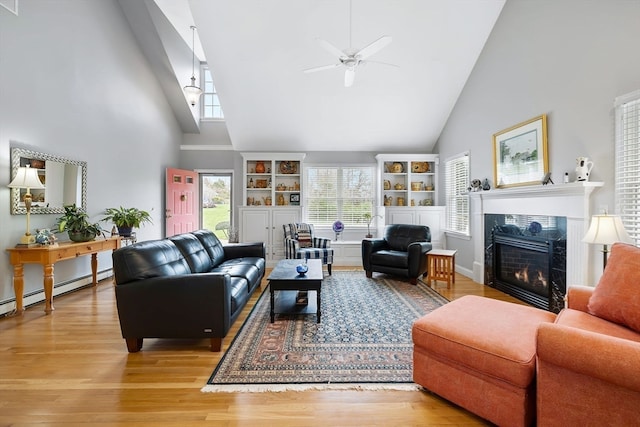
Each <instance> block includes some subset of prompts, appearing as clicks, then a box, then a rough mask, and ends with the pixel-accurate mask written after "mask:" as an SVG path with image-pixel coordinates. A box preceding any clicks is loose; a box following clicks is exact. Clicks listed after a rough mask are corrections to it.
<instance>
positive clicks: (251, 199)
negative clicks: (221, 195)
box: [247, 197, 256, 206]
mask: <svg viewBox="0 0 640 427" xmlns="http://www.w3.org/2000/svg"><path fill="white" fill-rule="evenodd" d="M255 202H256V199H254V198H253V197H247V206H253V205H254V204H255Z"/></svg>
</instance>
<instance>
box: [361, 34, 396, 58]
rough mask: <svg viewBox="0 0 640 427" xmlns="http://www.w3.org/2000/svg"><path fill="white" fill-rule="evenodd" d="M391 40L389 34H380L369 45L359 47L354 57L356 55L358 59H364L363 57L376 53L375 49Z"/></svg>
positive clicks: (380, 47) (377, 49)
mask: <svg viewBox="0 0 640 427" xmlns="http://www.w3.org/2000/svg"><path fill="white" fill-rule="evenodd" d="M392 40H393V39H392V38H391V36H382V37H380V38H379V39H378V40H376V41H374V42H373V43H371V44H370V45H368V46H365V47H363V48H362V49H360V50H359V51H358V53H356V54H355V55H354V56H356V57H358V58H360V59H365V58H367V57H369V56H371V55H373V54H374V53H376V52H377V51H379V50H380V49H382V48H383V47H385V46H386V45H388V44H389V43H391V41H392Z"/></svg>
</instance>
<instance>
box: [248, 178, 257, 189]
mask: <svg viewBox="0 0 640 427" xmlns="http://www.w3.org/2000/svg"><path fill="white" fill-rule="evenodd" d="M254 186H255V184H254V183H253V178H250V179H249V187H248V188H253V187H254Z"/></svg>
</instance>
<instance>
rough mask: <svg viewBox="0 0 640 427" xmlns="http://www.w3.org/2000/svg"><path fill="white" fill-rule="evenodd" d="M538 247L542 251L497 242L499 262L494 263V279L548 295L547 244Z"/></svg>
mask: <svg viewBox="0 0 640 427" xmlns="http://www.w3.org/2000/svg"><path fill="white" fill-rule="evenodd" d="M512 243H513V242H512ZM540 249H542V250H544V252H539V251H535V250H531V249H527V248H522V247H518V246H511V245H510V244H504V243H497V247H496V258H497V259H498V260H499V262H498V263H497V265H496V280H499V281H502V282H505V283H509V284H511V285H513V286H518V287H520V288H522V289H524V290H525V291H529V292H532V293H535V294H537V295H540V296H542V297H545V298H546V297H548V295H549V253H548V252H547V251H548V245H546V244H541V245H540Z"/></svg>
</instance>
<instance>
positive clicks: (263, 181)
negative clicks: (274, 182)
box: [256, 179, 267, 188]
mask: <svg viewBox="0 0 640 427" xmlns="http://www.w3.org/2000/svg"><path fill="white" fill-rule="evenodd" d="M256 188H267V180H266V179H256Z"/></svg>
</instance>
